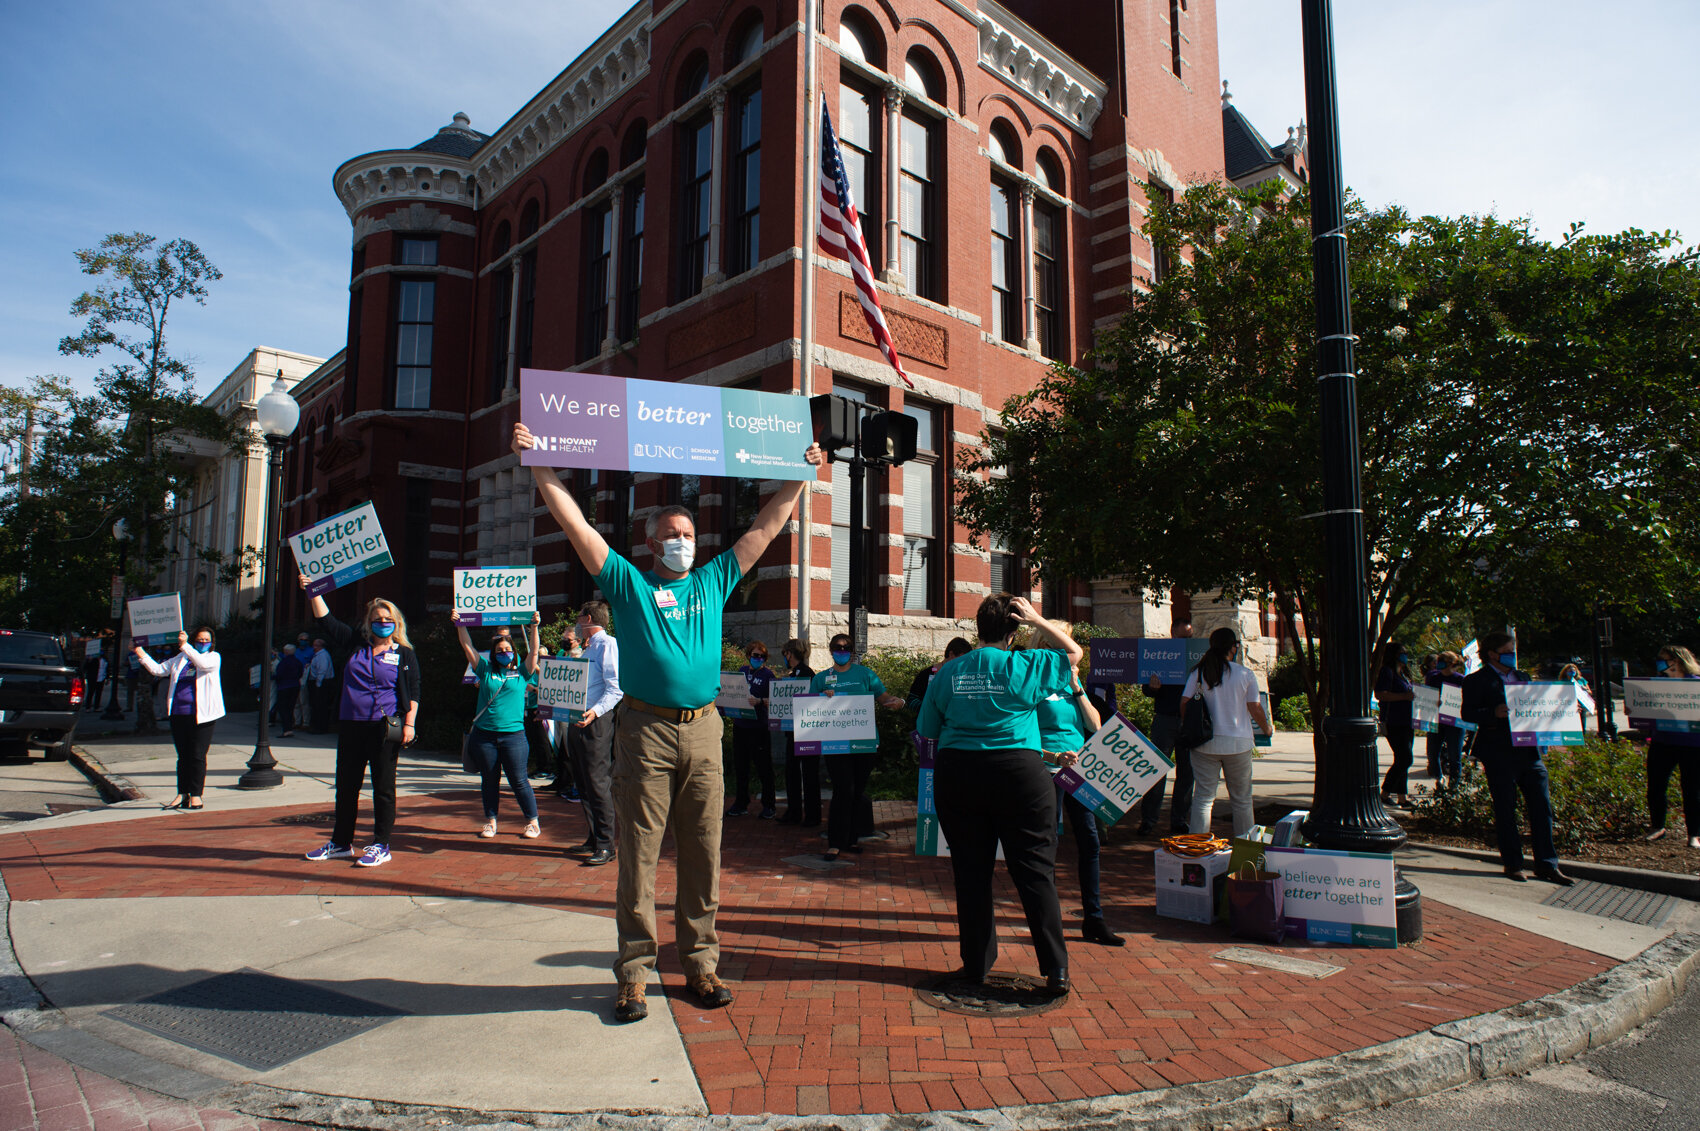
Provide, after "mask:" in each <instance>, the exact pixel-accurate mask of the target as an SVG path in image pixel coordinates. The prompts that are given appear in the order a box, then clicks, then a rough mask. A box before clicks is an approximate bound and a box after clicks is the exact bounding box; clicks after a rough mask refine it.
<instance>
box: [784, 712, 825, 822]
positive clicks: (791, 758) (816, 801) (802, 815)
mask: <svg viewBox="0 0 1700 1131" xmlns="http://www.w3.org/2000/svg"><path fill="white" fill-rule="evenodd" d="M820 762H821V760H820V759H819V758H818V757H816V756H814V755H807V756H805V757H802V758H799V757H797V740H796V738H794V737H793V736H792V734H791V732H790V731H786V732H785V816H786V817H787V818H788V819H789V820H790V821H791V822H792V823H794V824H795V823H801V824H805V825H818V824H820Z"/></svg>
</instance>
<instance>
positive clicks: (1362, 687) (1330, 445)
mask: <svg viewBox="0 0 1700 1131" xmlns="http://www.w3.org/2000/svg"><path fill="white" fill-rule="evenodd" d="M1301 7H1302V10H1303V15H1304V52H1305V112H1306V115H1307V116H1308V117H1309V119H1310V154H1309V158H1310V160H1309V164H1310V187H1311V221H1310V224H1311V263H1312V266H1313V269H1314V274H1315V285H1316V332H1317V339H1318V341H1317V350H1316V356H1317V364H1318V366H1319V368H1318V376H1317V383H1318V386H1319V388H1320V391H1321V402H1322V499H1323V503H1322V505H1323V512H1322V516H1321V517H1322V520H1323V530H1324V535H1325V559H1324V561H1325V574H1326V576H1325V581H1324V588H1325V592H1326V596H1327V601H1328V606H1327V607H1328V626H1327V628H1328V635H1327V639H1326V640H1325V641H1324V649H1323V651H1324V658H1325V661H1326V662H1327V664H1328V715H1327V717H1326V718H1325V719H1324V720H1323V723H1322V733H1323V755H1322V761H1321V763H1320V764H1319V765H1318V766H1317V780H1316V800H1315V802H1314V807H1313V808H1312V810H1311V815H1310V819H1309V820H1307V821H1306V822H1305V825H1304V833H1305V836H1306V837H1307V838H1309V839H1310V840H1311V842H1312V843H1314V844H1316V845H1317V846H1318V847H1320V848H1332V849H1343V850H1347V851H1352V852H1385V853H1388V854H1392V853H1393V852H1395V851H1396V850H1398V849H1399V848H1401V847H1403V845H1404V844H1405V830H1403V829H1401V828H1400V827H1399V824H1398V822H1397V821H1395V820H1394V819H1393V818H1392V817H1390V816H1389V815H1388V813H1387V810H1386V809H1384V808H1382V805H1381V794H1380V792H1379V790H1378V789H1377V781H1376V734H1375V720H1374V719H1372V718H1370V715H1369V698H1370V686H1369V662H1370V656H1369V601H1368V587H1367V585H1366V584H1365V577H1364V550H1365V547H1364V513H1363V484H1362V479H1361V477H1360V474H1359V464H1360V461H1361V457H1360V455H1359V451H1358V403H1357V373H1356V365H1355V362H1354V359H1353V350H1352V343H1353V341H1354V338H1353V335H1352V300H1351V291H1350V287H1349V281H1348V278H1347V274H1346V209H1345V202H1344V199H1343V195H1342V180H1341V174H1340V133H1339V115H1338V107H1337V106H1336V104H1335V100H1334V27H1333V16H1332V13H1331V11H1330V3H1329V0H1302V4H1301ZM1395 879H1396V883H1395V889H1394V906H1395V910H1396V916H1397V924H1398V934H1399V941H1400V942H1415V941H1416V940H1417V939H1420V938H1421V937H1422V929H1423V928H1422V923H1423V919H1422V895H1421V893H1419V892H1418V891H1417V889H1416V886H1415V885H1414V884H1412V883H1411V882H1410V881H1409V880H1407V879H1405V878H1404V876H1403V875H1399V874H1397V873H1396V874H1395Z"/></svg>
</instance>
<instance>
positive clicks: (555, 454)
mask: <svg viewBox="0 0 1700 1131" xmlns="http://www.w3.org/2000/svg"><path fill="white" fill-rule="evenodd" d="M522 385H523V388H524V395H523V398H522V401H521V406H522V407H521V418H522V419H523V420H524V422H525V424H526V427H528V428H529V429H530V430H531V432H532V434H533V435H535V436H536V437H537V445H536V447H535V448H533V449H532V450H531V451H529V452H527V453H525V456H524V457H523V460H522V462H524V463H526V464H534V465H535V464H549V465H551V466H555V467H586V468H597V469H601V470H606V471H621V470H630V471H660V472H675V473H678V472H682V473H686V474H694V475H741V476H744V477H747V478H756V477H760V478H764V479H767V478H775V479H813V478H815V469H814V468H813V467H811V466H810V465H809V464H808V462H807V461H806V460H804V458H803V452H804V450H805V449H807V447H808V446H809V442H810V440H811V439H812V438H813V434H814V430H813V425H812V423H811V421H810V417H809V403H808V400H807V399H806V398H804V397H800V396H794V395H791V394H788V393H763V392H758V391H756V390H753V389H723V388H719V387H717V386H712V385H689V384H679V383H675V382H668V381H635V380H627V379H624V378H619V377H606V376H601V375H597V374H586V373H543V372H538V371H535V370H526V371H524V373H523V374H522Z"/></svg>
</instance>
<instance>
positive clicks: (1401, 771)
mask: <svg viewBox="0 0 1700 1131" xmlns="http://www.w3.org/2000/svg"><path fill="white" fill-rule="evenodd" d="M1410 662H1411V657H1410V655H1409V654H1408V653H1407V652H1406V651H1405V646H1404V645H1403V644H1401V643H1399V642H1398V641H1397V640H1395V641H1392V642H1390V643H1389V644H1388V645H1387V647H1385V648H1383V649H1382V650H1381V675H1380V676H1379V677H1378V678H1377V679H1376V681H1375V698H1376V701H1377V702H1378V703H1380V704H1381V727H1382V729H1383V730H1385V731H1386V732H1387V745H1388V746H1390V747H1392V748H1393V761H1392V762H1390V763H1389V764H1388V766H1387V776H1386V777H1384V778H1383V779H1382V781H1381V803H1382V804H1383V805H1398V806H1401V807H1403V806H1404V805H1406V804H1408V803H1409V800H1410V799H1409V797H1408V796H1407V794H1408V793H1409V792H1410V784H1409V775H1410V771H1411V762H1412V760H1413V758H1414V755H1413V752H1412V746H1413V744H1414V743H1415V742H1416V737H1417V736H1416V731H1415V729H1414V728H1413V727H1412V725H1411V703H1412V701H1413V700H1415V699H1416V697H1417V693H1416V691H1415V690H1414V689H1413V688H1412V686H1411V670H1410V666H1409V665H1410Z"/></svg>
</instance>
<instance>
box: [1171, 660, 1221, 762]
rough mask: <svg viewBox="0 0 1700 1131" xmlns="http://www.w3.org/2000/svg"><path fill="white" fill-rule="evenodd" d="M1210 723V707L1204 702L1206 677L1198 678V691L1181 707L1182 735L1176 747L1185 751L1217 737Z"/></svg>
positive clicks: (1176, 741) (1200, 676) (1177, 740)
mask: <svg viewBox="0 0 1700 1131" xmlns="http://www.w3.org/2000/svg"><path fill="white" fill-rule="evenodd" d="M1215 733H1216V728H1215V727H1214V726H1213V725H1212V724H1211V722H1210V706H1209V704H1207V703H1206V702H1205V701H1204V676H1203V675H1202V674H1201V675H1199V677H1198V690H1197V691H1195V692H1194V693H1193V696H1192V698H1191V699H1188V700H1187V701H1186V702H1185V703H1184V704H1182V705H1181V733H1180V737H1179V738H1177V739H1176V740H1175V745H1176V746H1179V747H1180V748H1182V749H1183V750H1191V749H1193V748H1194V747H1197V746H1202V745H1204V744H1205V743H1206V742H1209V741H1210V739H1211V738H1212V737H1213V736H1214V735H1215Z"/></svg>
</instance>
